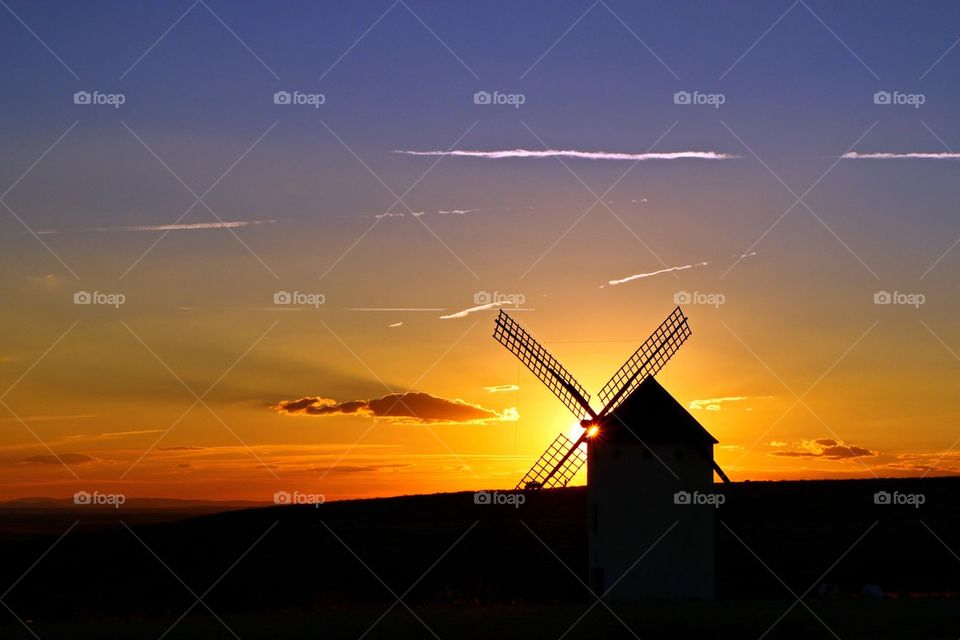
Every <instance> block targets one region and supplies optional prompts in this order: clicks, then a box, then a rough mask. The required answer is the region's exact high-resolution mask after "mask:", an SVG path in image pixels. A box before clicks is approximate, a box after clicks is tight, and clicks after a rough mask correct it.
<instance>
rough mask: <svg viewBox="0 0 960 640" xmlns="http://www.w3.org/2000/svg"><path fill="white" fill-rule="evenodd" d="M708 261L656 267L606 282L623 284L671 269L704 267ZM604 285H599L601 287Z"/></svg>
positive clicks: (668, 271) (682, 269)
mask: <svg viewBox="0 0 960 640" xmlns="http://www.w3.org/2000/svg"><path fill="white" fill-rule="evenodd" d="M708 264H710V263H709V262H697V263H695V264H685V265H683V266H682V267H667V268H666V269H658V270H656V271H651V272H649V273H635V274H633V275H632V276H627V277H626V278H620V279H619V280H610V281H608V282H607V284H609V285H611V286H615V285H618V284H623V283H624V282H631V281H633V280H642V279H643V278H650V277H653V276H658V275H660V274H661V273H670V272H671V271H686V270H687V269H693V268H694V267H705V266H707V265H708ZM605 286H606V285H600V288H601V289H602V288H603V287H605Z"/></svg>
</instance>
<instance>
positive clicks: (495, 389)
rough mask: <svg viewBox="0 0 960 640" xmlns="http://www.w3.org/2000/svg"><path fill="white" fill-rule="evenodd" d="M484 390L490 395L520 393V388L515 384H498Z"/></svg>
mask: <svg viewBox="0 0 960 640" xmlns="http://www.w3.org/2000/svg"><path fill="white" fill-rule="evenodd" d="M483 389H484V391H489V392H490V393H506V392H508V391H519V390H520V387H518V386H517V385H515V384H496V385H493V386H492V387H484V388H483Z"/></svg>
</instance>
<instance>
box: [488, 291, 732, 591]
mask: <svg viewBox="0 0 960 640" xmlns="http://www.w3.org/2000/svg"><path fill="white" fill-rule="evenodd" d="M493 335H494V338H496V339H497V341H499V342H500V343H501V344H503V345H504V346H505V347H506V348H507V349H508V350H509V351H510V352H511V353H513V354H514V355H516V356H517V357H518V358H519V359H520V361H521V362H522V363H523V364H524V365H526V366H527V368H529V369H530V371H532V372H533V374H534V375H535V376H537V378H539V379H540V380H541V381H542V382H543V383H544V384H545V385H546V386H547V388H548V389H550V391H552V392H553V394H554V395H556V396H557V397H558V398H559V399H560V401H561V402H562V403H563V404H564V406H565V407H567V409H569V410H570V412H571V413H573V415H574V416H576V417H577V419H578V420H579V421H580V426H581V427H583V433H582V434H581V435H580V437H579V438H577V439H576V441H572V440H571V439H570V438H568V437H567V436H565V435H564V434H560V435H559V436H557V438H556V439H555V440H554V441H553V442H551V443H550V446H549V447H547V450H546V451H545V452H544V453H543V455H541V456H540V458H539V459H538V460H537V461H536V463H534V465H533V466H532V467H531V468H530V470H529V471H528V472H527V473H526V475H524V476H523V478H522V479H521V480H520V482H519V483H518V484H517V487H516V488H517V489H518V490H527V491H530V490H534V491H535V490H539V489H544V488H552V487H563V486H566V485H567V484H568V483H569V482H570V480H571V479H573V477H574V476H575V475H576V473H577V471H579V470H580V469H581V468H582V467H583V465H584V464H586V465H587V503H588V507H589V517H588V523H589V524H588V531H587V533H588V535H587V543H588V567H589V572H590V573H589V582H590V587H591V589H592V590H593V592H594V593H603V594H610V595H611V597H613V598H617V599H624V600H630V599H643V598H712V597H713V594H714V528H715V519H716V513H717V512H716V508H715V506H711V505H716V504H718V502H717V500H716V497H717V496H715V495H714V494H713V474H714V473H716V474H717V475H719V476H720V478H721V479H722V480H723V481H724V482H729V480H728V479H727V476H726V474H724V473H723V471H722V470H721V469H720V467H719V466H718V465H717V463H716V462H715V461H714V459H713V447H714V445H715V444H717V440H716V438H714V437H713V436H712V435H710V433H709V432H708V431H707V430H706V429H704V427H703V426H702V425H701V424H700V423H699V422H698V421H697V419H696V418H694V417H693V416H692V415H691V414H690V412H689V411H687V409H686V408H685V407H684V406H683V405H681V404H680V403H679V402H677V400H676V399H675V398H673V396H671V395H670V394H669V393H668V392H667V390H666V389H664V388H663V387H662V386H660V383H659V382H657V380H656V378H655V376H656V374H657V373H658V372H659V371H660V370H661V369H662V368H663V367H664V366H665V365H666V364H667V362H669V361H670V358H671V357H673V354H675V353H676V352H677V350H678V349H679V348H680V346H681V345H683V343H684V342H685V341H686V340H687V338H689V337H690V327H689V325H688V324H687V317H686V316H685V315H684V314H683V311H682V310H681V309H680V307H677V308H676V309H674V310H673V311H672V312H671V313H670V315H668V316H667V318H666V320H664V321H663V322H662V323H661V324H660V326H659V327H657V329H656V331H654V332H653V334H652V335H651V336H650V337H649V338H648V339H647V340H646V342H644V343H643V344H641V345H640V347H639V348H638V349H637V350H636V351H635V352H634V353H633V354H632V355H631V356H630V357H629V358H627V361H626V362H625V363H624V364H623V366H622V367H620V369H619V370H618V371H617V372H616V373H614V374H613V376H612V377H611V378H610V380H609V381H608V382H607V383H606V384H605V385H604V386H603V388H602V389H601V390H600V393H599V397H600V401H601V402H602V403H603V407H602V408H601V409H600V410H599V411H595V410H594V409H593V407H591V406H590V395H589V394H588V393H587V391H586V389H584V387H583V386H582V385H581V384H580V383H579V382H577V380H576V379H575V378H574V377H573V376H572V375H571V374H570V372H569V371H568V370H567V369H566V368H565V367H564V366H563V365H561V364H560V363H559V362H558V361H557V359H556V358H554V357H553V356H552V355H551V354H550V353H549V352H547V350H546V349H544V348H543V345H541V344H540V343H539V342H537V341H536V340H535V339H534V338H533V336H531V335H530V334H529V333H527V332H526V331H525V330H524V329H523V327H521V326H520V325H519V324H518V323H517V322H516V321H514V320H513V319H512V318H511V317H510V316H509V315H507V314H506V312H504V311H503V310H501V311H500V314H499V316H498V317H497V321H496V329H495V330H494V334H493ZM584 449H586V451H584ZM641 558H642V560H643V567H642V570H634V568H635V567H636V565H637V563H638V562H639V559H641Z"/></svg>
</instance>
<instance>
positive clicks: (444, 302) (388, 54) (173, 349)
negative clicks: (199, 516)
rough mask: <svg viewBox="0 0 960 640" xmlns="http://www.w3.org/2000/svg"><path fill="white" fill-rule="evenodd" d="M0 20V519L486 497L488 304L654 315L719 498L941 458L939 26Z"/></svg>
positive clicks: (619, 19)
mask: <svg viewBox="0 0 960 640" xmlns="http://www.w3.org/2000/svg"><path fill="white" fill-rule="evenodd" d="M0 4H2V7H0V51H2V54H3V58H4V59H5V60H7V61H8V63H7V64H6V65H4V68H3V70H2V71H0V93H2V95H3V96H4V99H3V102H2V108H0V151H2V153H0V194H2V195H0V203H2V205H3V207H0V248H2V251H0V304H2V309H3V312H2V314H0V499H14V498H21V497H26V496H54V497H68V496H71V495H73V494H74V493H75V492H76V491H88V492H93V491H100V492H122V493H124V494H125V495H127V496H134V497H138V496H139V497H145V496H153V497H174V498H184V499H210V500H226V499H245V500H258V501H270V500H272V499H273V497H274V495H276V494H277V492H286V493H288V494H291V495H293V494H297V493H298V494H301V495H323V496H324V497H325V499H328V500H333V499H345V498H353V497H368V496H386V495H398V494H409V493H426V492H435V491H455V490H476V489H481V488H511V487H513V485H515V484H516V482H517V481H518V480H519V479H520V477H521V476H522V475H523V473H524V472H525V471H526V469H527V468H528V467H529V466H530V465H531V464H532V463H533V461H534V460H535V459H536V458H537V456H538V455H539V454H540V452H541V451H542V450H543V449H544V448H545V447H546V446H547V444H549V442H550V441H551V440H552V439H553V438H554V437H555V436H556V434H557V433H567V434H570V435H572V436H576V435H578V432H577V427H575V425H574V417H573V416H572V415H571V414H570V413H568V412H567V410H566V409H565V408H564V407H563V405H562V404H561V403H560V402H559V401H558V400H557V399H556V398H554V397H553V396H552V395H551V394H550V392H549V391H548V390H547V389H546V388H544V387H543V385H542V384H541V383H540V382H539V381H538V380H537V379H536V378H535V377H534V376H533V375H532V374H530V373H529V372H528V371H526V369H524V368H523V367H522V365H521V364H520V363H519V362H518V361H516V359H514V357H513V356H512V355H511V354H509V353H508V352H507V351H506V350H504V349H503V348H502V347H501V345H499V344H497V343H496V342H495V341H494V340H493V339H492V338H491V334H492V331H493V323H494V318H495V315H496V313H497V310H498V309H499V308H504V309H506V310H507V311H508V312H509V313H511V315H512V316H513V317H514V318H515V319H516V320H518V321H519V322H521V323H522V324H523V325H524V326H525V327H526V329H527V330H529V331H530V332H531V333H532V334H533V335H535V336H537V338H539V339H540V340H541V341H542V342H543V343H544V345H545V346H546V348H547V349H549V350H550V352H551V353H552V354H553V355H554V356H555V357H556V358H558V359H559V360H560V361H561V362H562V363H563V364H564V365H565V366H566V367H567V368H568V369H569V370H570V371H571V372H572V373H573V375H575V376H576V377H577V379H578V380H579V381H580V383H582V384H583V385H584V386H585V387H586V388H587V389H589V390H591V391H594V392H596V391H598V390H599V389H600V388H601V387H602V386H603V385H604V383H605V382H606V381H607V380H608V379H609V378H610V376H611V375H612V374H613V372H614V371H616V370H617V368H619V366H620V365H621V364H622V363H623V361H624V360H625V359H626V358H627V357H628V356H629V355H630V354H631V353H632V352H633V350H634V349H636V347H637V346H639V344H641V343H642V342H643V340H644V339H645V338H646V337H647V336H648V335H649V334H650V333H651V332H652V331H653V330H654V329H655V328H656V327H657V325H658V324H659V323H660V322H661V321H662V320H663V319H664V318H665V317H666V316H667V315H668V314H669V313H670V311H671V310H672V309H673V308H674V307H675V306H676V304H677V303H678V302H680V303H683V308H684V311H685V312H686V314H687V315H688V317H689V322H690V326H691V328H692V330H693V335H692V337H691V338H690V340H689V341H687V343H686V344H685V345H684V346H683V347H682V348H681V349H680V351H679V352H678V353H677V354H676V355H675V357H674V358H673V359H672V361H671V362H670V363H669V364H668V365H667V367H666V368H665V369H664V371H663V372H662V373H661V374H660V375H659V376H658V379H659V380H660V382H661V383H662V384H663V385H664V386H665V387H666V388H667V389H668V390H669V391H670V392H671V393H672V394H673V395H674V396H675V397H676V398H677V399H678V401H679V402H681V403H682V404H683V405H684V406H686V407H687V408H688V409H689V410H690V411H691V413H692V414H693V415H694V416H695V417H696V418H697V419H698V420H700V421H701V422H702V424H703V425H704V426H705V427H706V428H707V429H708V430H709V431H710V432H711V433H712V434H713V435H714V436H715V437H716V438H717V439H718V440H719V441H720V444H719V445H718V447H717V449H716V458H717V461H718V462H719V464H720V465H721V466H722V467H723V468H724V470H725V471H726V472H727V474H728V475H729V476H730V477H731V478H732V479H734V480H747V479H750V480H776V479H798V478H848V477H874V476H878V477H884V476H903V475H915V476H920V475H944V474H954V473H957V472H958V470H960V447H957V444H958V442H957V439H958V436H960V433H958V429H957V426H958V416H960V410H958V407H957V404H956V398H957V388H958V387H957V385H958V381H960V324H958V323H957V322H956V319H957V317H958V315H960V300H958V295H957V290H956V280H957V278H956V275H957V272H958V268H960V248H957V244H958V242H957V241H958V239H960V220H958V217H957V203H958V197H960V189H958V184H960V183H958V175H960V163H958V159H960V154H958V153H956V152H954V149H958V150H960V123H958V122H957V119H956V117H955V115H956V108H957V105H958V102H960V89H958V86H957V83H956V82H955V78H956V77H957V74H958V72H960V46H958V42H960V40H958V39H960V33H958V30H957V28H956V25H957V24H960V22H958V18H960V6H957V5H956V4H955V3H949V2H925V3H922V4H914V3H906V2H883V3H876V2H848V3H843V4H842V5H836V4H834V3H827V2H820V1H817V0H806V1H801V0H798V1H797V2H793V3H791V2H789V1H785V2H738V3H714V2H681V3H668V4H667V3H656V4H654V3H632V2H622V1H617V0H598V1H597V2H593V3H591V2H590V1H589V0H587V1H583V2H579V1H578V2H573V1H571V2H524V3H516V2H485V3H435V2H423V1H420V0H398V1H396V2H391V1H390V0H388V1H384V2H380V1H369V2H367V1H364V2H353V3H339V2H287V3H282V4H279V5H277V4H275V3H267V2H245V3H230V2H224V1H222V0H198V1H197V2H192V3H191V2H190V1H189V0H187V1H184V2H170V3H143V2H108V1H102V0H97V1H95V2H86V3H73V2H56V1H51V2H45V3H42V4H41V3H33V2H26V1H23V0H5V2H4V3H0ZM595 406H596V405H595ZM597 408H599V407H598V406H597ZM583 479H584V478H583V476H582V475H581V476H580V477H579V478H578V482H582V481H583Z"/></svg>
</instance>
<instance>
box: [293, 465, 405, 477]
mask: <svg viewBox="0 0 960 640" xmlns="http://www.w3.org/2000/svg"><path fill="white" fill-rule="evenodd" d="M412 466H413V465H412V464H406V463H398V464H367V465H347V464H345V465H339V466H336V467H313V468H310V469H307V471H315V472H317V473H322V474H324V475H326V474H328V473H369V472H372V471H396V470H399V469H406V468H409V467H412Z"/></svg>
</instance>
